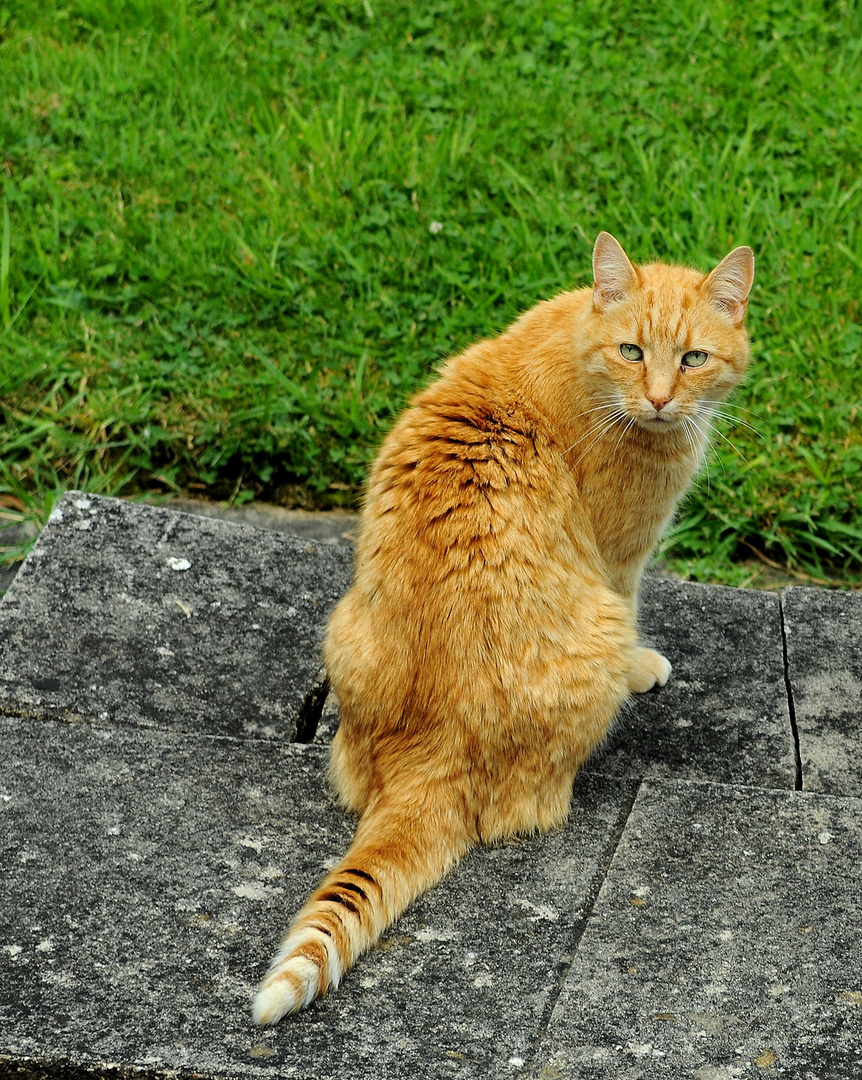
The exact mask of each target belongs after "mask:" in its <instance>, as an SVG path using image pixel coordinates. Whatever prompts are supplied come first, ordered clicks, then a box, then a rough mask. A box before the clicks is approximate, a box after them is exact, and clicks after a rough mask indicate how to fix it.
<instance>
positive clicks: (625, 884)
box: [536, 780, 862, 1080]
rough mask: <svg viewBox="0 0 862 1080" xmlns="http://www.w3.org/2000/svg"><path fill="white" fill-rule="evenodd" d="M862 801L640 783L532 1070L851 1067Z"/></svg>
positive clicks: (729, 1071)
mask: <svg viewBox="0 0 862 1080" xmlns="http://www.w3.org/2000/svg"><path fill="white" fill-rule="evenodd" d="M860 861H862V802H860V801H859V800H856V799H833V798H829V797H826V796H818V795H809V794H803V793H799V792H778V791H766V790H763V791H756V790H752V789H750V788H749V789H747V788H742V787H729V786H724V785H707V784H693V783H684V782H679V781H671V782H667V781H654V780H647V781H645V782H644V783H643V785H642V787H641V790H640V793H639V795H638V798H637V800H636V802H635V804H634V807H633V810H632V813H631V816H630V817H629V820H628V823H627V824H626V828H625V831H624V832H623V835H622V839H621V841H620V844H619V847H618V849H617V852H616V855H615V857H614V860H613V863H612V865H611V867H610V870H609V872H608V875H607V878H606V880H605V883H604V885H603V886H602V890H601V892H600V893H599V897H598V900H597V902H596V905H595V908H594V910H593V911H592V913H591V916H590V920H589V926H588V928H587V930H586V932H585V933H584V935H583V938H582V939H581V943H580V947H579V949H578V953H577V957H576V959H575V961H574V963H573V964H572V966H571V968H570V969H569V971H568V974H567V978H566V980H565V985H564V987H563V990H562V993H561V994H560V997H559V1000H558V1002H557V1005H556V1008H555V1010H554V1013H553V1016H552V1017H551V1021H550V1025H549V1028H548V1031H547V1034H546V1036H545V1038H544V1041H543V1043H542V1046H541V1048H540V1051H539V1054H538V1056H537V1059H536V1066H537V1068H536V1075H538V1076H541V1077H557V1076H566V1077H568V1076H572V1077H590V1078H595V1080H599V1078H602V1080H604V1078H605V1077H607V1078H609V1080H610V1078H613V1080H652V1078H653V1077H655V1078H659V1077H661V1078H665V1077H674V1078H676V1077H694V1078H695V1080H731V1078H734V1077H755V1076H767V1077H768V1076H782V1077H793V1078H794V1080H853V1078H855V1077H858V1076H862V953H860V949H859V927H858V917H857V916H858V896H859V866H860Z"/></svg>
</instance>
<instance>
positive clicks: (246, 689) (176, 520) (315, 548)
mask: <svg viewBox="0 0 862 1080" xmlns="http://www.w3.org/2000/svg"><path fill="white" fill-rule="evenodd" d="M351 566H352V557H351V553H350V550H349V549H348V548H342V547H337V546H326V545H322V544H319V543H317V542H316V541H313V540H300V539H296V538H294V537H290V536H285V535H281V534H279V533H275V532H264V531H262V530H258V529H253V528H251V527H249V526H244V525H235V524H231V523H228V522H223V521H209V520H205V519H202V518H196V517H191V516H190V515H186V514H177V513H173V512H171V511H168V510H161V509H157V508H154V507H150V506H143V505H140V504H135V503H126V502H121V501H120V500H117V499H105V498H98V497H95V496H92V495H86V496H85V495H81V494H80V493H75V492H73V493H71V494H69V495H66V496H65V497H64V498H63V499H62V500H61V502H60V503H59V505H58V506H57V508H56V510H55V511H54V513H53V515H52V516H51V519H50V521H49V523H48V526H47V527H46V529H45V531H44V532H43V534H42V536H41V537H40V539H39V541H38V543H37V545H36V547H35V548H34V550H33V551H32V553H31V554H30V556H29V558H28V559H27V561H26V563H25V565H24V567H23V568H22V570H21V571H20V573H19V574H18V576H17V578H16V579H15V582H14V583H13V585H12V586H11V587H10V589H9V591H8V592H7V593H6V595H5V597H4V598H3V602H2V604H0V713H2V712H5V713H7V714H18V715H28V716H32V717H34V718H46V717H58V718H63V719H67V720H85V721H90V722H94V723H99V724H115V723H119V724H134V725H143V726H151V725H156V726H162V727H166V728H169V729H171V730H182V731H195V732H205V733H207V734H212V735H215V734H220V735H239V734H242V735H248V736H259V737H266V738H284V739H288V740H290V739H293V738H295V737H296V735H297V731H298V729H299V733H300V736H301V735H302V729H303V728H309V725H310V729H313V723H314V719H315V717H314V716H313V715H311V716H310V715H309V714H310V713H312V714H313V713H314V710H315V709H317V710H318V711H319V708H320V705H321V704H322V701H321V699H320V694H319V686H320V670H321V659H320V644H321V641H322V636H323V632H324V628H325V625H326V619H327V616H328V614H329V611H330V610H331V608H332V607H333V605H334V604H335V602H336V601H337V599H338V598H339V597H340V596H341V595H342V593H343V592H344V591H345V589H346V588H347V584H348V581H349V579H350V574H351Z"/></svg>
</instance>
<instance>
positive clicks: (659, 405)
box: [647, 394, 671, 412]
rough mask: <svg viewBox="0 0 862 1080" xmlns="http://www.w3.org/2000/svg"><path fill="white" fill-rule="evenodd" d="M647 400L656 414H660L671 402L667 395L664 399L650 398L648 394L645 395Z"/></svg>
mask: <svg viewBox="0 0 862 1080" xmlns="http://www.w3.org/2000/svg"><path fill="white" fill-rule="evenodd" d="M647 399H648V401H650V402H651V404H652V406H653V408H654V409H655V411H656V412H661V411H662V409H663V408H664V407H665V405H667V403H668V402H669V401H670V400H671V399H670V396H669V395H668V396H666V397H652V396H651V395H649V394H647Z"/></svg>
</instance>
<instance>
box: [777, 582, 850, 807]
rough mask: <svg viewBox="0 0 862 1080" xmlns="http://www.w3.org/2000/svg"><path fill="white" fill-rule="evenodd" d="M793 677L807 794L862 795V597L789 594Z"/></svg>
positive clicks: (807, 592)
mask: <svg viewBox="0 0 862 1080" xmlns="http://www.w3.org/2000/svg"><path fill="white" fill-rule="evenodd" d="M782 607H783V611H784V632H785V635H786V640H787V672H788V678H789V682H790V688H791V692H792V694H793V705H794V709H795V713H796V726H797V730H798V732H799V749H800V757H801V766H802V786H803V789H804V790H806V791H821V792H824V793H829V794H833V795H854V796H856V797H860V796H862V767H860V762H862V593H850V592H837V591H834V590H831V589H806V588H799V587H793V588H790V589H785V591H784V594H783V596H782Z"/></svg>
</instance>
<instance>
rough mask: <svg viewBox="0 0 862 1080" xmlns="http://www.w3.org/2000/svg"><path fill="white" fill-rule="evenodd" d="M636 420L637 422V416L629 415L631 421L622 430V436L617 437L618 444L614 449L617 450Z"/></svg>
mask: <svg viewBox="0 0 862 1080" xmlns="http://www.w3.org/2000/svg"><path fill="white" fill-rule="evenodd" d="M634 422H635V417H633V416H631V417H629V422H628V423H627V424H626V426H625V427H624V428H623V430H622V431H621V432H620V437H619V438H618V439H617V442H616V446H614V450H616V449H617V448H618V447H619V445H620V443H621V442H622V441H623V438H624V436H625V435H626V433H627V432H628V431H629V430H630V429H631V426H632V424H633V423H634Z"/></svg>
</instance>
